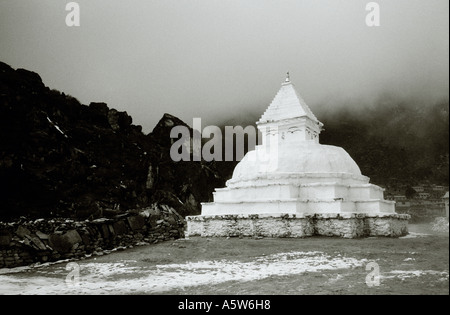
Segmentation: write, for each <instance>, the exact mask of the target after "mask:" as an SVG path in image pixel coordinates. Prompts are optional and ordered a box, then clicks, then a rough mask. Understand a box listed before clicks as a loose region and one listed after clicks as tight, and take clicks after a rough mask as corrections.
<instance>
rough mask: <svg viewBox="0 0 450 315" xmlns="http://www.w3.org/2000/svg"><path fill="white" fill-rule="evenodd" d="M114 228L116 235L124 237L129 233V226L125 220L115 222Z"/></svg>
mask: <svg viewBox="0 0 450 315" xmlns="http://www.w3.org/2000/svg"><path fill="white" fill-rule="evenodd" d="M113 227H114V231H115V233H116V235H123V234H125V233H127V232H128V229H127V225H126V223H125V222H124V221H123V220H120V221H117V222H115V223H114V225H113Z"/></svg>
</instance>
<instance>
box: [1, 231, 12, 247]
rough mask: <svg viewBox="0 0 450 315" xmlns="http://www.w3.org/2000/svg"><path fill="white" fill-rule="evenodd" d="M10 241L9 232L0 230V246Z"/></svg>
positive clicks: (6, 244)
mask: <svg viewBox="0 0 450 315" xmlns="http://www.w3.org/2000/svg"><path fill="white" fill-rule="evenodd" d="M9 243H11V233H10V232H9V231H8V230H0V246H8V245H9Z"/></svg>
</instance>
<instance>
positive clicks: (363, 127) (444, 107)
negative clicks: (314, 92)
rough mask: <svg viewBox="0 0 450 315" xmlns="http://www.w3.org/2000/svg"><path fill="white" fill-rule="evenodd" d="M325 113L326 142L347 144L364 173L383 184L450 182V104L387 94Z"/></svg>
mask: <svg viewBox="0 0 450 315" xmlns="http://www.w3.org/2000/svg"><path fill="white" fill-rule="evenodd" d="M349 108H351V110H350V109H349V110H343V109H340V110H339V112H335V113H328V114H326V115H323V116H324V117H322V122H323V123H324V124H325V130H324V131H323V132H322V133H321V135H320V140H321V143H323V144H332V145H337V146H341V147H343V148H345V149H346V150H347V152H348V153H349V154H350V155H351V156H352V158H353V159H354V160H355V161H356V162H357V163H358V165H359V167H360V168H361V171H362V172H363V174H365V175H367V176H369V177H370V178H371V180H372V182H374V183H377V184H382V185H391V184H393V183H402V184H409V185H414V184H418V183H423V182H430V183H434V184H439V185H448V180H449V147H448V142H449V104H448V100H443V101H440V102H436V103H434V104H422V103H417V104H414V103H411V102H405V101H401V100H398V99H395V98H387V99H385V100H383V101H380V102H379V103H378V104H376V106H373V107H371V108H367V107H361V108H358V107H357V106H353V107H349Z"/></svg>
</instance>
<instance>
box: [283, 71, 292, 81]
mask: <svg viewBox="0 0 450 315" xmlns="http://www.w3.org/2000/svg"><path fill="white" fill-rule="evenodd" d="M284 82H286V83H287V82H291V78H290V77H289V71H288V72H286V80H284Z"/></svg>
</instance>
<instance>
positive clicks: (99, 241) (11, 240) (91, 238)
mask: <svg viewBox="0 0 450 315" xmlns="http://www.w3.org/2000/svg"><path fill="white" fill-rule="evenodd" d="M181 237H184V219H183V217H181V216H180V215H179V214H178V213H177V212H176V211H175V210H174V209H173V208H171V207H169V206H166V205H157V204H153V205H152V206H151V207H149V208H147V209H144V210H139V211H137V210H135V211H128V212H126V213H123V214H120V215H117V216H115V217H113V218H108V219H107V218H101V219H96V220H91V221H89V220H86V221H74V220H71V219H51V220H44V219H38V220H34V221H27V220H21V221H18V222H12V223H1V222H0V268H3V267H16V266H23V265H28V264H31V263H35V262H47V261H57V260H61V259H70V258H84V257H89V256H90V255H103V254H104V253H108V252H109V251H110V250H112V249H114V248H117V249H125V248H129V247H132V246H136V245H143V244H150V243H156V242H159V241H164V240H174V239H177V238H181Z"/></svg>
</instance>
